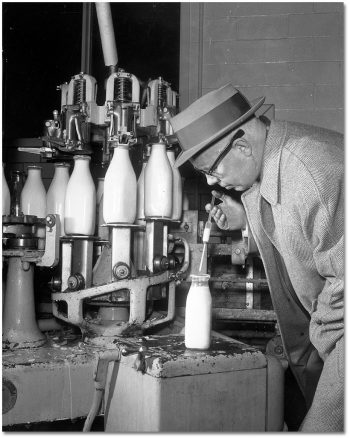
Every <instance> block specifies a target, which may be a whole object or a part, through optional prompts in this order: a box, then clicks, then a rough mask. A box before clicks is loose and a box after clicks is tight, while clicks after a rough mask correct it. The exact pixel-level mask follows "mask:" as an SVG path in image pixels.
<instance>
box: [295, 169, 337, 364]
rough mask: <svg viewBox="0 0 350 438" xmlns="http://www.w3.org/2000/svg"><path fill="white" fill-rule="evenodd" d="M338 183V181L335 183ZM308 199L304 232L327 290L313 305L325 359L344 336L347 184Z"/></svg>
mask: <svg viewBox="0 0 350 438" xmlns="http://www.w3.org/2000/svg"><path fill="white" fill-rule="evenodd" d="M333 183H334V181H333ZM313 192H314V193H312V194H311V193H309V195H311V196H308V198H307V199H306V198H304V206H305V209H304V212H305V213H306V214H305V216H304V220H303V232H304V236H305V237H306V239H307V241H308V242H309V244H310V245H311V247H312V253H313V259H314V262H315V265H316V268H317V272H318V274H319V275H320V276H321V277H322V278H323V279H324V286H323V289H322V291H321V292H320V294H319V295H318V297H317V299H315V300H314V301H313V302H312V309H311V321H310V340H311V342H312V343H313V344H314V346H315V347H316V348H317V350H318V352H319V354H320V356H321V357H322V358H325V357H327V356H328V354H329V353H330V352H331V351H332V350H333V348H334V347H335V345H336V343H337V342H338V341H339V340H340V339H341V338H342V337H343V334H344V202H343V181H342V178H341V177H340V178H339V179H338V181H336V182H335V183H334V184H329V181H328V184H327V182H325V185H324V186H323V187H321V188H320V186H319V185H316V184H315V186H314V188H313Z"/></svg>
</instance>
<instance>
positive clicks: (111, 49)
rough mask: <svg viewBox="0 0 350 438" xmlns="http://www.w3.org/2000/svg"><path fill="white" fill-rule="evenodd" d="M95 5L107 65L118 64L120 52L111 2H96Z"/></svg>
mask: <svg viewBox="0 0 350 438" xmlns="http://www.w3.org/2000/svg"><path fill="white" fill-rule="evenodd" d="M95 5H96V13H97V20H98V27H99V29H100V36H101V43H102V50H103V58H104V61H105V65H106V67H109V66H110V65H117V64H118V54H117V47H116V44H115V36H114V29H113V21H112V14H111V6H110V4H109V3H102V2H96V3H95Z"/></svg>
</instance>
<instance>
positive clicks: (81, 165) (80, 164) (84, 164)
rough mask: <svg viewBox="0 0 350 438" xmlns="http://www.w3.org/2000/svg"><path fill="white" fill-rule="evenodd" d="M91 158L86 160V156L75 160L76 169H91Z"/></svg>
mask: <svg viewBox="0 0 350 438" xmlns="http://www.w3.org/2000/svg"><path fill="white" fill-rule="evenodd" d="M89 165H90V160H86V159H84V158H82V159H80V160H79V159H78V160H75V161H74V170H76V169H89Z"/></svg>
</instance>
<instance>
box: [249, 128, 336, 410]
mask: <svg viewBox="0 0 350 438" xmlns="http://www.w3.org/2000/svg"><path fill="white" fill-rule="evenodd" d="M343 174H344V154H343V136H342V135H341V134H339V133H336V132H333V131H329V130H325V129H322V128H318V127H313V126H306V125H303V124H300V123H291V122H279V121H272V122H271V125H270V129H269V132H268V136H267V139H266V144H265V150H264V156H263V164H262V173H261V178H260V181H258V182H257V183H255V184H254V185H253V186H252V187H251V188H250V189H249V190H248V191H246V192H245V193H243V195H242V202H243V205H244V207H245V210H246V214H247V218H248V223H249V226H250V229H251V232H252V234H253V237H254V239H255V242H256V244H257V246H258V249H259V251H260V254H261V257H262V260H263V263H264V267H265V271H266V275H267V279H268V282H269V286H270V291H271V297H272V301H273V305H274V308H275V311H276V314H277V319H278V323H279V326H280V331H281V337H282V341H283V343H284V347H285V351H286V355H287V358H288V361H289V364H290V367H291V369H292V371H293V373H294V375H295V377H296V379H297V381H298V383H299V386H300V388H301V390H302V392H303V393H304V396H305V399H306V401H307V405H308V406H310V403H311V401H312V398H313V395H314V392H315V388H316V385H317V382H318V379H319V376H320V373H321V371H322V367H323V360H325V359H326V358H327V356H328V355H329V354H330V352H331V351H332V350H333V348H334V347H335V345H336V343H337V342H338V341H339V340H340V339H341V338H342V337H343V334H344V302H343V299H344V175H343ZM321 358H322V360H321Z"/></svg>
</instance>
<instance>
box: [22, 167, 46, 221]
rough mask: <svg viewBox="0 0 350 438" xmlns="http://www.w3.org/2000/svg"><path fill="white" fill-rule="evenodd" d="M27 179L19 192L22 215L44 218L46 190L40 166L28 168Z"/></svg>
mask: <svg viewBox="0 0 350 438" xmlns="http://www.w3.org/2000/svg"><path fill="white" fill-rule="evenodd" d="M27 170H28V177H27V180H26V182H25V184H24V187H23V190H22V192H21V208H22V212H23V214H28V215H34V216H37V217H38V218H44V217H46V190H45V187H44V184H43V181H42V179H41V167H40V166H28V169H27Z"/></svg>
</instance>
